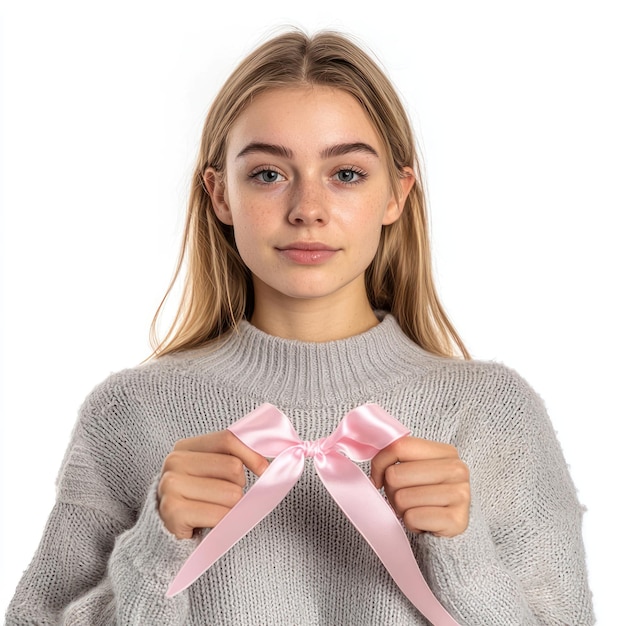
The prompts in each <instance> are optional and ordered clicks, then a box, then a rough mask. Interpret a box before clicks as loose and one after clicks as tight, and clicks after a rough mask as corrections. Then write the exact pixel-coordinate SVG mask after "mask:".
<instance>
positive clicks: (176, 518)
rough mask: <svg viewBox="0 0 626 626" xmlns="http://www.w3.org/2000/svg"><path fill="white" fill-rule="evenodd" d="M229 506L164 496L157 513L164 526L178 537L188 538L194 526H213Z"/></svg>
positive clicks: (220, 519) (222, 516)
mask: <svg viewBox="0 0 626 626" xmlns="http://www.w3.org/2000/svg"><path fill="white" fill-rule="evenodd" d="M229 511H230V508H228V507H224V506H220V505H218V504H213V503H209V502H200V501H198V500H185V499H179V498H176V497H164V498H163V499H162V500H161V502H160V505H159V514H160V516H161V519H162V520H163V523H164V524H165V527H166V528H167V529H168V530H169V531H170V532H171V533H172V534H174V535H175V536H176V537H177V538H178V539H189V538H191V536H192V535H193V532H194V530H195V529H196V528H214V527H215V526H217V524H218V523H219V522H220V521H222V519H223V518H224V516H225V515H226V514H227V513H228V512H229Z"/></svg>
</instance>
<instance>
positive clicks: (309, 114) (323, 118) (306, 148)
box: [227, 85, 382, 156]
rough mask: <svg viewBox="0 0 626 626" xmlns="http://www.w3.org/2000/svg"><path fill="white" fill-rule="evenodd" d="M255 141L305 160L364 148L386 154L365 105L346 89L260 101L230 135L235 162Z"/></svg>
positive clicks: (295, 92)
mask: <svg viewBox="0 0 626 626" xmlns="http://www.w3.org/2000/svg"><path fill="white" fill-rule="evenodd" d="M250 141H259V142H267V143H274V144H280V145H285V146H287V147H289V148H290V149H291V150H293V151H294V152H296V153H303V154H304V153H307V152H311V151H315V152H319V151H320V149H324V148H327V147H328V146H329V145H333V144H337V143H349V142H364V143H369V144H371V145H373V146H374V147H375V148H376V149H377V152H378V153H379V154H382V150H381V141H380V138H379V136H378V133H377V131H376V129H375V128H374V125H373V124H372V122H371V120H370V118H369V117H368V115H367V113H366V112H365V110H364V109H363V107H362V106H361V104H360V103H359V101H358V100H357V99H356V98H355V97H354V96H352V95H350V94H348V93H346V92H345V91H342V90H340V89H336V88H333V87H325V86H317V85H312V86H309V85H306V86H301V87H288V88H279V89H271V90H268V91H264V92H262V93H260V94H258V95H256V96H255V97H254V98H253V100H252V101H251V102H250V104H249V105H248V106H247V107H246V108H245V109H244V110H243V111H242V113H241V114H240V115H239V117H238V118H237V119H236V120H235V123H234V124H233V127H232V128H231V130H230V133H229V136H228V146H227V152H228V154H229V156H230V155H231V154H232V153H233V152H235V151H237V150H238V149H241V147H242V146H243V145H245V144H246V143H249V142H250Z"/></svg>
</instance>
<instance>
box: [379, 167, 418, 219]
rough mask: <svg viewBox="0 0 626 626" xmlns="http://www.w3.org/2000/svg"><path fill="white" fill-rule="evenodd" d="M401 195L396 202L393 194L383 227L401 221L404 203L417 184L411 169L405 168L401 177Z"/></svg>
mask: <svg viewBox="0 0 626 626" xmlns="http://www.w3.org/2000/svg"><path fill="white" fill-rule="evenodd" d="M399 181H400V195H399V196H398V199H397V200H396V197H395V196H394V195H393V194H392V195H391V198H390V199H389V204H388V205H387V210H386V211H385V216H384V217H383V226H387V225H389V224H393V223H394V222H395V221H397V220H398V219H400V216H401V215H402V211H404V203H405V202H406V199H407V196H408V195H409V192H410V191H411V189H412V188H413V185H414V184H415V172H414V171H413V168H411V167H408V166H407V167H403V168H402V175H401V176H400V179H399Z"/></svg>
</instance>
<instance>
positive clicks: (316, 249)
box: [277, 241, 338, 265]
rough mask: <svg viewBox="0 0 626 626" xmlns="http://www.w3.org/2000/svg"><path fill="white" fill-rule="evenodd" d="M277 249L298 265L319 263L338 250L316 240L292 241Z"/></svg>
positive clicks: (284, 256)
mask: <svg viewBox="0 0 626 626" xmlns="http://www.w3.org/2000/svg"><path fill="white" fill-rule="evenodd" d="M277 250H278V252H279V254H280V255H281V256H282V257H283V258H285V259H288V260H289V261H292V262H294V263H297V264H299V265H319V264H321V263H324V262H325V261H328V260H329V259H331V258H332V257H333V256H334V255H335V254H336V253H337V252H338V249H337V248H333V247H332V246H328V245H326V244H325V243H321V242H318V241H294V242H293V243H289V244H287V245H285V246H280V247H278V248H277Z"/></svg>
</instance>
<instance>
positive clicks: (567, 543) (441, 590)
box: [420, 368, 594, 626]
mask: <svg viewBox="0 0 626 626" xmlns="http://www.w3.org/2000/svg"><path fill="white" fill-rule="evenodd" d="M495 387H496V388H495V389H491V393H489V394H487V395H486V396H483V397H482V402H483V406H482V408H481V407H479V408H478V410H476V407H472V408H471V409H470V410H469V411H468V414H469V415H471V418H470V417H468V419H466V420H463V419H462V420H461V422H460V426H459V433H458V437H459V440H458V448H459V451H460V453H461V457H462V458H463V459H464V460H465V461H466V463H468V465H469V467H470V481H471V485H472V504H471V509H470V523H469V526H468V528H467V530H466V531H465V533H463V534H461V535H459V536H457V537H453V538H437V537H434V536H432V535H423V536H421V537H420V549H421V551H422V552H423V553H424V555H423V557H422V559H423V560H422V562H423V563H424V564H425V567H426V569H427V571H426V574H427V576H428V578H429V579H430V582H431V584H432V585H433V589H434V590H435V591H436V592H437V593H438V595H440V597H442V598H445V599H446V604H447V605H448V606H449V607H450V608H451V609H452V611H454V613H455V614H457V615H462V616H463V618H464V622H463V623H466V624H481V626H505V625H511V626H513V625H515V626H518V625H519V626H521V625H523V626H539V625H541V626H570V625H576V626H587V625H589V624H593V623H594V616H593V609H592V602H591V593H590V590H589V587H588V583H587V575H586V564H585V554H584V548H583V542H582V531H581V525H582V510H583V509H582V507H581V506H580V504H579V502H578V499H577V496H576V492H575V489H574V486H573V483H572V480H571V478H570V476H569V472H568V469H567V466H566V463H565V460H564V457H563V454H562V451H561V448H560V445H559V443H558V440H557V437H556V434H555V432H554V430H553V428H552V425H551V423H550V420H549V418H548V416H547V414H546V411H545V408H544V405H543V402H542V401H541V400H540V398H539V397H538V396H537V395H536V394H535V393H534V392H533V391H532V390H531V389H530V388H529V387H528V385H527V384H526V383H525V381H523V380H522V379H520V378H519V377H518V376H517V375H516V374H514V373H513V372H510V371H509V370H507V369H504V368H502V369H501V370H500V371H499V372H498V375H497V376H496V381H495ZM487 396H491V397H490V398H489V397H487ZM494 397H495V398H497V401H495V402H494V401H493V398H494ZM477 420H478V421H479V422H480V423H476V421H477ZM455 564H459V567H456V566H455Z"/></svg>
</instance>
